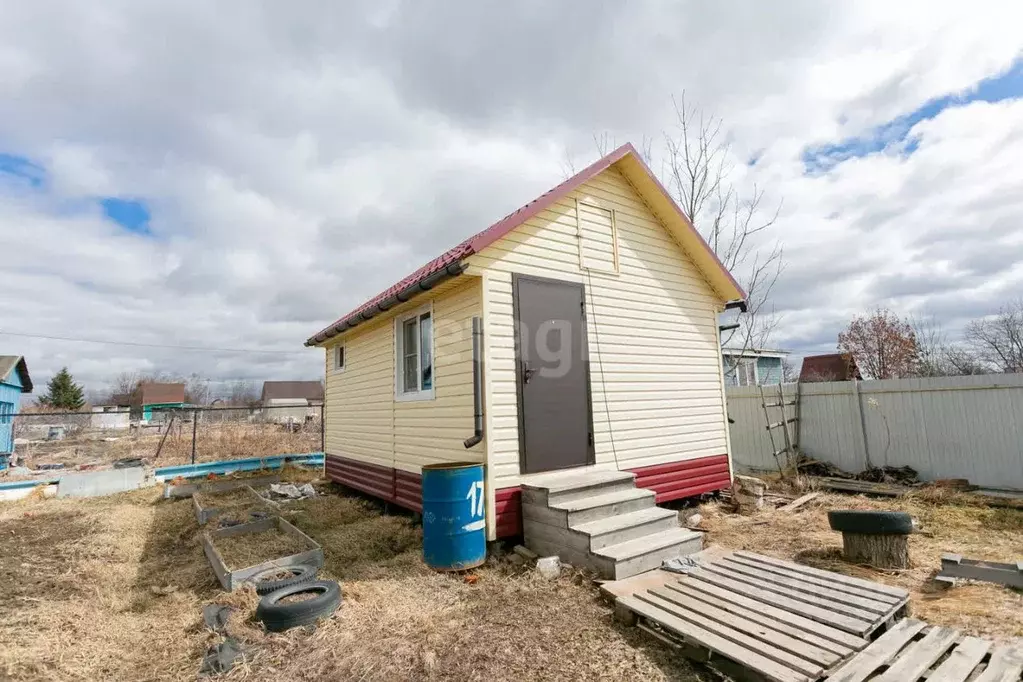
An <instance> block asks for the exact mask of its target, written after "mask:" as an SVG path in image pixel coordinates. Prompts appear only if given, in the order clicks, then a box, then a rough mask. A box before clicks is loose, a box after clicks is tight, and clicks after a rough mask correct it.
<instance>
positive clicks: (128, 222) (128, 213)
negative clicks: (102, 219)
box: [99, 197, 150, 234]
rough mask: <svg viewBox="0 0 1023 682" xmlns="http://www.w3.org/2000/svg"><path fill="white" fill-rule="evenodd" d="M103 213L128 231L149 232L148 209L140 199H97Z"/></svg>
mask: <svg viewBox="0 0 1023 682" xmlns="http://www.w3.org/2000/svg"><path fill="white" fill-rule="evenodd" d="M99 203H100V206H102V207H103V213H105V214H106V216H107V218H109V219H110V220H112V221H114V222H115V223H117V224H118V225H120V226H121V227H123V228H124V229H126V230H128V231H129V232H136V233H138V234H149V218H150V214H149V209H148V208H147V207H146V205H145V204H144V203H143V202H141V201H136V200H134V199H118V198H116V197H106V198H103V199H100V200H99Z"/></svg>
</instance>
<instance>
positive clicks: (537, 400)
mask: <svg viewBox="0 0 1023 682" xmlns="http://www.w3.org/2000/svg"><path fill="white" fill-rule="evenodd" d="M513 285H514V291H515V301H514V302H515V359H516V362H517V366H518V408H519V465H520V467H521V471H522V472H523V473H527V474H529V473H535V472H538V471H551V470H553V469H568V468H571V467H579V466H586V465H587V464H593V461H594V460H593V418H592V410H591V405H590V376H589V375H590V372H589V352H588V350H587V345H586V322H585V316H586V308H585V297H584V291H583V285H582V284H574V283H572V282H560V281H557V280H550V279H542V278H539V277H526V276H521V275H515V276H514V277H513Z"/></svg>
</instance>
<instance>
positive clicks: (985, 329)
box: [963, 299, 1023, 372]
mask: <svg viewBox="0 0 1023 682" xmlns="http://www.w3.org/2000/svg"><path fill="white" fill-rule="evenodd" d="M963 336H964V338H965V340H966V343H967V345H968V346H969V347H970V349H971V350H972V351H973V352H974V354H975V356H976V358H977V360H979V361H980V362H981V363H983V364H985V365H987V366H988V367H990V368H991V369H992V370H994V371H997V372H1023V299H1017V300H1016V301H1013V302H1012V303H1009V304H1007V305H1004V306H1002V307H1001V308H1000V309H999V311H998V314H997V315H994V316H991V317H984V318H981V319H979V320H973V321H972V322H970V323H969V324H968V325H966V329H965V331H964V332H963Z"/></svg>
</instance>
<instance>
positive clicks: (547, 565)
mask: <svg viewBox="0 0 1023 682" xmlns="http://www.w3.org/2000/svg"><path fill="white" fill-rule="evenodd" d="M536 570H537V572H538V573H539V574H540V575H542V576H543V577H544V578H547V579H548V580H553V579H554V578H557V577H558V576H560V575H561V559H560V558H558V557H556V556H545V557H543V558H542V559H537V560H536Z"/></svg>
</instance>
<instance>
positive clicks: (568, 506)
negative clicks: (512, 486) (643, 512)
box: [522, 488, 655, 528]
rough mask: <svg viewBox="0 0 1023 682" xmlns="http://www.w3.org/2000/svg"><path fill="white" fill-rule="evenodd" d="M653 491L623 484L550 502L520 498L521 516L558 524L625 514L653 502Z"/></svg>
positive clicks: (650, 505) (643, 507) (564, 524)
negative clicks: (622, 485) (595, 493)
mask: <svg viewBox="0 0 1023 682" xmlns="http://www.w3.org/2000/svg"><path fill="white" fill-rule="evenodd" d="M654 497H655V496H654V493H653V491H652V490H646V489H644V488H625V489H624V490H612V491H611V492H601V493H600V494H598V495H591V496H589V497H583V498H581V499H577V500H569V501H567V502H556V503H554V504H552V505H550V506H546V505H539V504H532V503H528V502H526V501H525V500H523V502H522V518H523V519H536V520H537V521H540V522H541V523H545V524H547V525H549V526H557V527H559V528H569V527H571V526H575V525H579V524H582V523H587V522H589V521H597V520H598V519H605V518H607V517H609V516H615V515H618V514H628V513H629V512H634V511H639V510H640V509H647V508H649V507H653V506H654Z"/></svg>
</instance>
